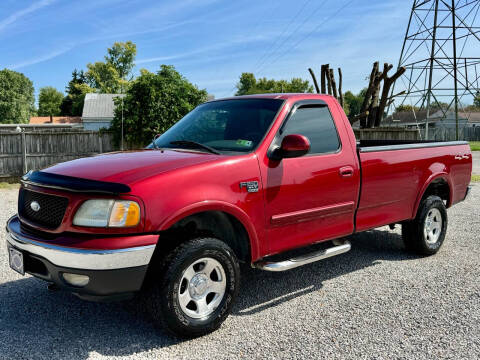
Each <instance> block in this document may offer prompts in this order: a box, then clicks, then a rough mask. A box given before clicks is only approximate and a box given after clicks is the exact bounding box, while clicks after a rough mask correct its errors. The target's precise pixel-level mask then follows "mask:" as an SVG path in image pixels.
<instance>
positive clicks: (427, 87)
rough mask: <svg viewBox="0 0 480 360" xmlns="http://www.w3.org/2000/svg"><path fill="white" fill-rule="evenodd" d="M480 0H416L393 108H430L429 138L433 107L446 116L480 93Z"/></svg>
mask: <svg viewBox="0 0 480 360" xmlns="http://www.w3.org/2000/svg"><path fill="white" fill-rule="evenodd" d="M479 12H480V0H414V1H413V6H412V10H411V14H410V18H409V21H408V26H407V31H406V34H405V38H404V41H403V46H402V50H401V54H400V59H399V62H398V68H400V67H404V68H406V71H405V73H404V74H403V75H402V76H401V77H400V78H399V79H398V80H397V81H396V84H395V88H394V89H393V88H392V91H391V94H392V95H393V92H394V91H395V92H398V91H401V90H404V91H405V93H404V94H403V95H400V96H397V97H396V98H395V102H394V106H398V105H400V104H403V105H411V106H412V107H415V108H420V109H424V110H426V113H427V115H426V120H425V138H426V139H428V126H429V119H430V116H431V115H432V112H433V111H436V112H438V111H441V112H442V113H443V118H446V116H447V113H449V112H450V113H451V112H452V111H453V112H454V114H455V123H456V137H457V139H458V137H459V122H458V111H459V107H463V104H471V102H472V100H473V98H474V97H475V96H476V94H477V92H478V91H479V77H480V26H479V25H480V21H479V17H480V14H479Z"/></svg>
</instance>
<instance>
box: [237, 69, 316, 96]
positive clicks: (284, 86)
mask: <svg viewBox="0 0 480 360" xmlns="http://www.w3.org/2000/svg"><path fill="white" fill-rule="evenodd" d="M236 87H237V89H238V90H237V92H236V94H235V95H249V94H266V93H306V92H313V87H312V86H311V85H310V83H309V82H308V80H303V79H300V78H293V79H291V80H290V81H288V80H274V79H267V78H265V77H263V78H260V79H256V78H255V75H253V74H252V73H242V75H240V80H239V82H238V83H237V85H236Z"/></svg>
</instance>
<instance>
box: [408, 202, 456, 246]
mask: <svg viewBox="0 0 480 360" xmlns="http://www.w3.org/2000/svg"><path fill="white" fill-rule="evenodd" d="M447 225H448V218H447V209H446V208H445V204H444V203H443V201H442V199H441V198H439V197H438V196H434V195H432V196H429V197H427V198H426V199H424V200H423V201H422V202H421V203H420V207H419V209H418V212H417V216H416V217H415V219H413V220H411V221H407V222H404V223H403V224H402V237H403V241H404V243H405V247H406V248H407V250H409V251H412V252H415V253H417V254H420V255H433V254H435V253H437V252H438V250H440V247H441V246H442V244H443V242H444V240H445V235H446V233H447Z"/></svg>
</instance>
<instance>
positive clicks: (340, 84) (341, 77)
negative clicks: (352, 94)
mask: <svg viewBox="0 0 480 360" xmlns="http://www.w3.org/2000/svg"><path fill="white" fill-rule="evenodd" d="M342 81H343V76H342V69H341V68H338V96H339V99H340V105H342V108H343V107H344V102H345V101H344V99H343V92H342Z"/></svg>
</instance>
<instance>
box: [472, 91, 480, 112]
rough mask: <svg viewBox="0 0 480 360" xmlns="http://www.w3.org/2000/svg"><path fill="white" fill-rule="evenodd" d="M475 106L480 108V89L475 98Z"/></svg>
mask: <svg viewBox="0 0 480 360" xmlns="http://www.w3.org/2000/svg"><path fill="white" fill-rule="evenodd" d="M473 106H475V107H476V108H480V90H479V91H477V94H476V96H475V98H474V99H473Z"/></svg>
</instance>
